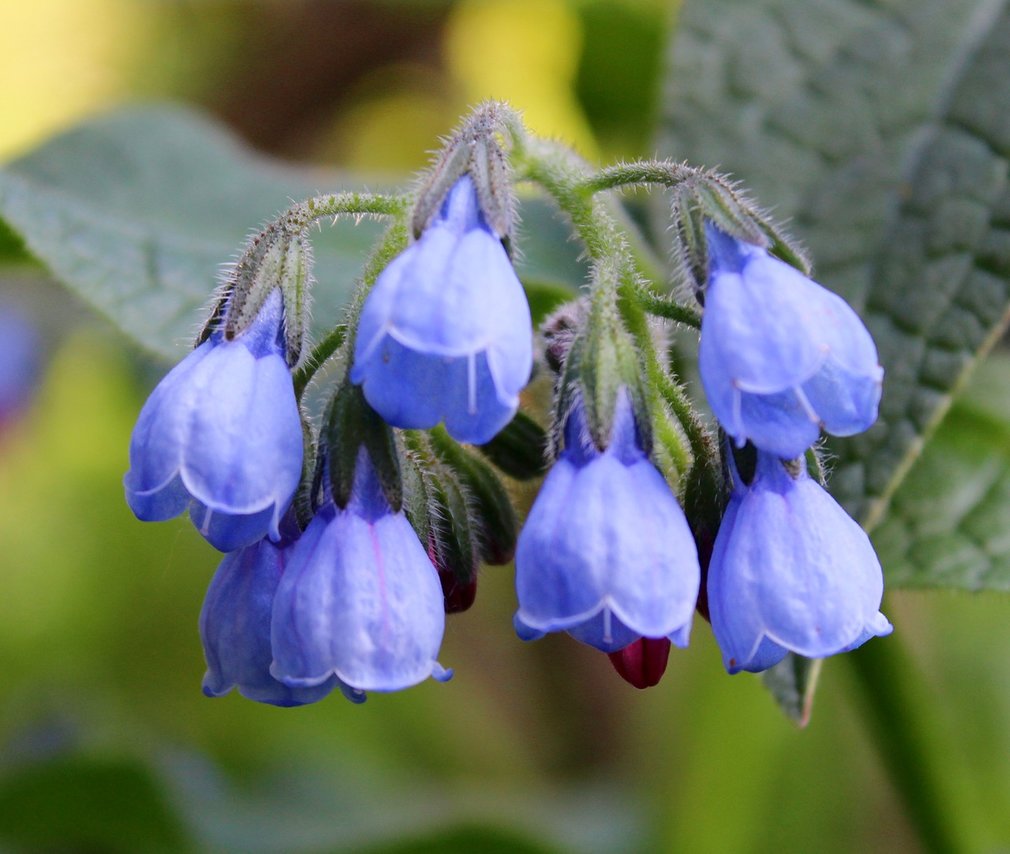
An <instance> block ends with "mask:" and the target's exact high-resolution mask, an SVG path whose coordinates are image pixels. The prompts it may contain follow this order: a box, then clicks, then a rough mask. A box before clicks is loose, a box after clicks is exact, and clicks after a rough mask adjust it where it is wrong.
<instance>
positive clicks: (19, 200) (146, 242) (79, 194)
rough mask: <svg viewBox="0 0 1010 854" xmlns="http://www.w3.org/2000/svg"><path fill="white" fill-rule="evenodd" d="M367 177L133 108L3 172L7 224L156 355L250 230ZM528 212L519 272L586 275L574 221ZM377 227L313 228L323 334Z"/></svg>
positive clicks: (197, 307) (167, 111) (316, 314)
mask: <svg viewBox="0 0 1010 854" xmlns="http://www.w3.org/2000/svg"><path fill="white" fill-rule="evenodd" d="M364 183H365V181H364V179H360V178H357V179H356V178H352V177H351V176H348V175H346V174H343V173H340V172H336V171H332V170H319V169H311V168H308V167H299V168H295V167H292V166H288V165H285V164H282V163H279V162H277V161H274V160H271V159H269V158H266V157H263V156H261V155H258V154H255V153H254V152H252V151H250V150H249V149H248V148H246V147H245V146H244V145H242V144H241V143H240V142H238V141H237V140H236V139H235V138H234V137H232V136H231V135H230V134H229V133H228V132H227V131H226V130H225V129H223V128H222V127H221V126H219V125H217V124H215V123H213V122H212V121H211V120H209V119H208V118H206V117H204V116H202V115H200V114H198V113H195V112H192V111H190V110H187V109H184V108H182V107H171V106H153V107H142V108H130V109H125V110H122V111H119V112H115V113H110V114H107V115H104V116H101V117H98V118H94V119H90V120H88V121H86V122H84V123H83V124H81V125H79V126H78V127H76V128H74V129H72V130H70V131H68V132H66V133H64V134H63V135H61V136H59V137H56V138H55V139H53V140H51V141H49V142H48V143H46V144H44V145H43V146H42V147H41V148H39V149H37V150H36V151H34V152H32V153H30V154H28V155H27V156H25V157H23V158H21V159H19V160H16V161H14V162H12V163H10V164H8V165H7V166H6V167H5V168H4V169H3V170H0V217H2V218H3V219H4V220H5V222H6V223H7V225H8V226H9V227H10V228H11V229H12V230H13V231H14V232H16V233H17V234H19V235H20V236H21V238H23V240H24V242H25V244H26V245H27V247H28V249H29V251H30V252H31V253H32V254H33V255H35V256H36V257H37V258H39V259H40V260H41V261H42V262H44V263H45V264H46V266H48V267H49V269H50V270H51V271H52V273H53V274H54V275H55V276H56V278H57V279H59V280H60V281H61V282H63V283H64V284H66V285H67V286H68V287H70V288H71V289H72V290H73V291H75V292H76V293H77V294H78V295H79V296H81V297H82V298H83V299H84V300H85V301H86V302H88V303H89V304H90V305H92V306H93V307H94V308H95V309H97V310H98V311H99V312H100V313H102V314H104V315H105V316H106V317H108V318H109V319H110V320H112V321H113V323H115V324H116V325H117V326H119V327H120V328H121V329H122V330H123V331H124V332H125V333H126V334H127V335H129V336H130V337H132V338H133V339H134V340H136V341H137V342H138V343H139V344H141V345H142V346H143V347H145V348H146V349H148V350H149V351H151V352H152V353H155V354H157V355H160V356H164V357H166V358H172V359H176V358H178V357H179V356H180V355H181V353H182V352H183V351H184V347H185V345H186V344H188V343H189V342H190V341H191V340H192V338H193V336H194V334H195V331H196V329H197V328H198V327H199V325H200V323H201V321H202V320H203V319H204V314H203V311H202V307H203V306H205V305H207V303H208V300H209V297H210V294H211V291H212V289H213V288H214V286H215V284H216V281H217V274H218V271H219V269H220V266H221V265H222V264H223V263H226V262H228V261H231V260H234V259H235V257H236V255H237V253H238V251H239V250H240V249H241V248H242V245H243V243H244V242H245V239H246V237H247V236H248V235H249V233H250V232H251V231H253V230H254V229H256V228H258V227H259V226H260V225H262V224H263V223H264V222H266V221H267V220H269V219H270V218H272V217H274V216H275V215H276V214H277V213H279V212H280V211H281V210H283V209H284V208H286V207H287V206H288V205H289V204H290V203H291V201H292V200H298V199H302V198H306V197H309V196H312V195H315V194H317V193H321V192H333V191H337V190H341V189H351V188H357V189H360V188H361V187H362V186H363V185H364ZM404 183H407V182H406V181H405V182H404ZM371 184H373V185H374V181H373V182H371ZM521 213H522V217H523V228H522V230H521V232H520V239H519V246H520V249H521V255H522V257H523V262H522V263H521V264H519V265H517V267H518V269H519V271H520V275H522V276H524V277H526V276H528V277H530V278H531V279H536V280H538V281H545V282H555V283H557V282H562V283H564V282H567V283H577V282H579V281H581V278H582V269H581V267H580V265H579V263H578V261H577V259H576V249H575V247H574V246H573V245H571V244H568V245H565V241H564V238H563V237H562V238H561V239H560V240H558V239H557V237H558V233H559V231H561V230H562V228H563V226H562V225H561V224H560V223H557V222H555V221H554V218H553V216H552V214H551V212H550V210H549V208H548V207H547V205H546V204H545V203H543V202H540V201H537V202H533V203H529V204H524V205H522V207H521ZM378 233H379V232H378V225H377V223H374V222H370V221H363V222H361V223H358V224H357V225H355V224H353V223H350V222H342V223H339V224H338V225H337V226H335V227H332V228H331V227H330V226H329V225H328V224H326V225H324V226H323V228H322V230H321V231H320V232H318V233H314V237H313V246H314V249H315V257H316V262H317V264H316V278H317V285H316V287H315V290H314V300H313V306H314V308H313V319H314V329H315V331H316V332H317V334H318V333H319V332H320V331H322V330H326V329H329V328H331V327H332V326H333V325H334V324H335V323H336V322H337V321H338V319H339V318H340V313H341V309H342V308H343V306H344V305H345V304H346V302H347V300H348V297H349V296H350V293H351V289H352V288H353V286H354V283H355V282H356V281H357V279H358V277H359V276H360V274H361V271H362V268H363V266H364V262H365V260H366V258H367V255H368V252H369V247H370V245H371V243H372V241H373V240H374V239H375V237H376V236H377V235H378ZM559 244H560V246H559Z"/></svg>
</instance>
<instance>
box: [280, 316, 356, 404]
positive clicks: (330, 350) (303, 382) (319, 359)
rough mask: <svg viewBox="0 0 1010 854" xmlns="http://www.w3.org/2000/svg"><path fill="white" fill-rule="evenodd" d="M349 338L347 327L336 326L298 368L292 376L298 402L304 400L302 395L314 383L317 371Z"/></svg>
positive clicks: (342, 325)
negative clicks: (313, 379)
mask: <svg viewBox="0 0 1010 854" xmlns="http://www.w3.org/2000/svg"><path fill="white" fill-rule="evenodd" d="M346 337H347V327H346V326H345V325H344V324H342V323H341V324H340V325H338V326H334V327H333V329H331V330H330V331H329V332H328V333H327V334H326V337H325V338H323V340H322V341H320V342H319V343H318V344H316V346H315V347H313V348H312V352H310V353H309V355H308V356H306V357H305V361H304V362H302V364H301V365H300V366H299V367H298V370H296V371H295V372H294V373H293V374H292V375H291V380H292V382H293V383H294V386H295V398H296V399H297V400H301V399H302V395H303V394H304V393H305V389H306V388H307V387H308V384H309V383H310V382H311V381H312V377H314V376H315V374H316V371H318V370H319V369H320V368H321V367H322V366H323V364H324V363H325V362H326V360H327V359H329V358H330V356H332V355H333V354H334V353H336V352H337V350H339V349H340V347H341V345H342V344H343V343H344V338H346Z"/></svg>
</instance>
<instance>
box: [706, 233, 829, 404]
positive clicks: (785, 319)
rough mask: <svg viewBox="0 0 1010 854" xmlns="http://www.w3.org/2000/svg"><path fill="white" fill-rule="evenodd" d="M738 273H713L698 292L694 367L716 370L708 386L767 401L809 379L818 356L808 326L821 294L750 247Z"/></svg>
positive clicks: (781, 264)
mask: <svg viewBox="0 0 1010 854" xmlns="http://www.w3.org/2000/svg"><path fill="white" fill-rule="evenodd" d="M753 250H754V251H751V250H750V249H748V250H747V253H746V255H745V256H744V257H743V261H744V263H743V266H742V267H741V269H740V270H739V271H738V272H731V271H725V272H724V271H723V270H722V269H721V268H719V267H716V268H715V269H714V270H713V272H712V274H711V275H710V278H709V282H708V287H707V288H706V290H705V311H704V314H703V315H702V325H701V341H700V345H699V347H700V349H699V360H700V361H703V362H705V363H706V364H707V365H716V364H717V365H719V366H720V367H721V369H722V371H721V373H720V374H718V375H716V376H710V377H707V378H706V375H705V374H704V373H703V374H702V380H703V382H705V388H706V394H707V393H708V387H709V384H711V385H713V386H714V385H716V384H719V385H723V386H725V385H726V384H730V385H732V386H734V387H736V388H739V389H740V390H741V391H749V392H757V393H761V394H773V393H775V392H779V391H784V390H786V389H788V388H791V387H793V386H795V385H799V384H800V383H802V382H804V381H805V380H807V379H809V378H810V377H811V376H812V375H813V374H814V373H815V372H816V371H817V369H818V368H819V367H820V365H821V364H822V363H823V361H824V359H825V357H826V353H825V352H824V348H822V346H821V345H820V342H819V341H818V339H817V337H816V335H815V334H811V333H812V332H813V331H814V330H813V329H812V327H811V326H810V323H811V321H812V317H811V314H812V311H811V307H812V302H815V300H816V296H817V291H818V290H823V289H822V288H821V287H820V286H819V285H817V284H815V283H814V282H812V281H811V280H810V279H808V278H807V277H806V276H804V275H803V274H802V273H800V272H799V270H796V269H794V268H793V267H790V266H789V265H788V264H785V263H784V262H782V261H779V260H778V259H777V258H773V257H771V256H770V255H768V254H767V253H766V252H764V250H761V249H759V248H758V247H753Z"/></svg>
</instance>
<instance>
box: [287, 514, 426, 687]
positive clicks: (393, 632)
mask: <svg viewBox="0 0 1010 854" xmlns="http://www.w3.org/2000/svg"><path fill="white" fill-rule="evenodd" d="M328 515H329V514H317V515H316V518H315V519H314V520H313V521H312V523H311V524H310V525H309V528H308V530H306V532H305V534H304V535H303V536H302V539H301V540H299V541H298V543H297V544H296V545H295V547H294V548H293V550H292V554H291V564H290V566H289V570H288V572H287V573H286V574H285V576H284V579H283V580H282V582H281V585H280V588H279V589H278V591H277V597H276V599H275V602H274V616H273V635H272V637H273V651H274V664H273V666H272V668H271V672H272V673H273V674H274V676H275V677H276V678H278V679H280V680H282V681H283V682H285V683H287V684H290V685H313V684H318V683H319V682H320V681H322V680H325V679H326V678H328V677H329V675H330V674H332V673H335V674H336V675H337V676H338V677H339V678H340V679H341V680H342V681H343V682H346V683H347V684H348V685H351V686H353V687H354V688H357V689H359V690H365V691H395V690H398V689H400V688H406V687H408V686H410V685H414V684H416V683H418V682H420V681H422V680H424V679H426V678H427V677H429V676H431V675H432V673H433V671H434V669H435V667H436V666H437V662H436V656H437V654H438V648H439V645H440V644H441V640H442V633H443V631H444V627H445V614H444V611H443V609H442V591H441V586H440V585H439V582H438V576H437V573H436V572H435V569H434V567H433V566H432V565H431V562H430V561H429V560H428V557H427V555H426V554H425V552H424V549H423V547H422V546H421V543H420V541H419V540H418V539H417V535H416V534H415V533H414V530H413V528H411V527H410V523H409V522H408V521H407V519H406V517H405V516H404V515H403V514H402V513H396V514H392V513H390V514H387V515H386V516H383V517H381V518H379V519H378V520H376V521H375V522H374V523H372V524H369V523H368V522H366V521H365V520H364V519H362V518H360V517H359V516H357V515H355V514H354V513H353V512H349V511H343V512H340V513H337V514H336V515H335V516H332V517H330V518H329V519H328V518H327V516H328ZM440 672H441V671H440Z"/></svg>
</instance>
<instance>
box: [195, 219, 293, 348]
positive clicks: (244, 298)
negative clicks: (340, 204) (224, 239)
mask: <svg viewBox="0 0 1010 854" xmlns="http://www.w3.org/2000/svg"><path fill="white" fill-rule="evenodd" d="M311 278H312V248H311V245H310V243H309V241H308V240H307V238H306V237H305V234H304V233H303V232H302V231H295V232H291V231H289V230H288V229H287V228H286V227H285V224H284V223H283V222H276V223H272V224H271V225H269V226H268V227H267V228H265V229H264V230H263V231H261V232H260V233H259V234H257V235H255V236H254V237H253V238H252V239H251V240H250V241H249V243H248V244H247V246H246V249H245V251H244V252H243V253H242V256H241V257H240V258H239V260H238V262H237V263H236V264H235V266H234V267H232V269H231V271H230V272H229V273H228V275H227V277H226V279H225V281H224V283H223V285H222V287H221V288H220V289H219V291H218V295H217V301H216V303H215V306H214V309H213V311H212V312H211V316H210V318H209V319H208V320H207V323H206V324H205V325H204V327H203V329H202V331H201V332H200V335H199V337H198V338H197V345H199V344H201V343H203V342H204V341H206V340H207V339H208V338H209V337H210V336H211V335H212V334H213V333H214V332H215V331H217V330H221V332H222V333H223V336H224V339H225V340H226V341H232V340H234V339H235V338H236V337H238V336H239V335H241V334H242V333H243V332H245V331H246V330H247V329H248V328H249V327H250V326H251V325H252V324H253V322H254V321H255V320H256V318H257V317H258V315H259V313H260V310H261V309H262V308H263V305H264V303H265V302H266V300H267V298H268V297H269V295H270V293H271V292H272V291H273V290H274V288H278V287H279V288H280V289H281V295H282V300H283V318H284V322H283V330H282V334H283V338H284V354H285V358H286V360H287V363H288V365H289V366H290V367H294V366H295V365H297V364H298V362H299V361H300V360H301V354H302V349H303V346H304V342H305V335H306V319H307V316H308V294H309V288H310V286H311Z"/></svg>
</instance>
